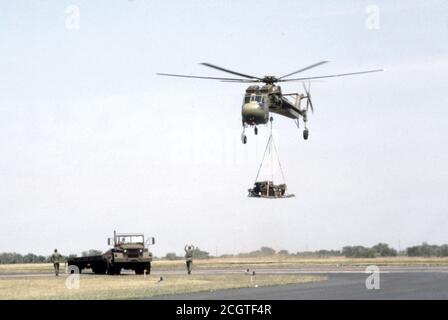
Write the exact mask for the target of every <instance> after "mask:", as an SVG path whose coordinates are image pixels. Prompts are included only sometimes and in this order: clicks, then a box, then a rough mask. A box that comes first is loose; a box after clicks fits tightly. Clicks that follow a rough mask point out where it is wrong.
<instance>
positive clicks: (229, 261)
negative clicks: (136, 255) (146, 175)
mask: <svg viewBox="0 0 448 320" xmlns="http://www.w3.org/2000/svg"><path fill="white" fill-rule="evenodd" d="M371 264H375V265H377V266H427V265H430V266H448V258H437V257H431V258H423V257H422V258H420V257H387V258H371V259H363V258H345V257H328V258H306V257H295V256H281V255H275V256H269V257H229V258H211V259H206V260H198V259H196V260H195V261H194V268H198V269H214V268H244V269H245V268H298V267H307V266H367V265H371ZM154 267H155V268H160V269H178V268H179V269H180V268H185V262H184V261H183V260H176V261H168V260H159V261H155V262H154Z"/></svg>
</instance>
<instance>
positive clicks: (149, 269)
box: [146, 264, 151, 275]
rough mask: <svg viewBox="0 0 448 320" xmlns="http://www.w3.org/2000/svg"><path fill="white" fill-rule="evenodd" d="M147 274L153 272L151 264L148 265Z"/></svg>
mask: <svg viewBox="0 0 448 320" xmlns="http://www.w3.org/2000/svg"><path fill="white" fill-rule="evenodd" d="M146 274H147V275H149V274H151V264H149V265H148V266H147V267H146Z"/></svg>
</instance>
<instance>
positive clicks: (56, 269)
mask: <svg viewBox="0 0 448 320" xmlns="http://www.w3.org/2000/svg"><path fill="white" fill-rule="evenodd" d="M61 257H62V256H61V254H60V253H59V252H58V249H54V252H53V254H52V255H51V262H53V267H54V273H55V274H56V277H57V276H59V263H60V262H61Z"/></svg>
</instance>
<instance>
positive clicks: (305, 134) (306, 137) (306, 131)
mask: <svg viewBox="0 0 448 320" xmlns="http://www.w3.org/2000/svg"><path fill="white" fill-rule="evenodd" d="M308 135H309V131H308V129H305V130H303V139H305V140H308Z"/></svg>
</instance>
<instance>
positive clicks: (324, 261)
mask: <svg viewBox="0 0 448 320" xmlns="http://www.w3.org/2000/svg"><path fill="white" fill-rule="evenodd" d="M372 264H374V265H377V266H425V267H426V266H448V258H437V257H430V258H420V257H387V258H372V259H363V258H359V259H355V258H344V257H328V258H303V257H294V256H280V255H275V256H269V257H244V258H239V257H229V258H210V259H205V260H199V259H196V260H195V261H194V269H227V268H232V269H241V270H244V269H247V268H249V269H257V268H258V269H262V268H299V267H311V266H340V267H342V266H368V265H372ZM63 269H64V264H61V270H63ZM181 269H185V261H184V260H174V261H172V260H156V261H154V262H153V270H154V271H157V270H181ZM47 272H48V273H51V272H53V266H52V265H51V264H49V263H37V264H3V265H2V264H0V274H7V273H47Z"/></svg>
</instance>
